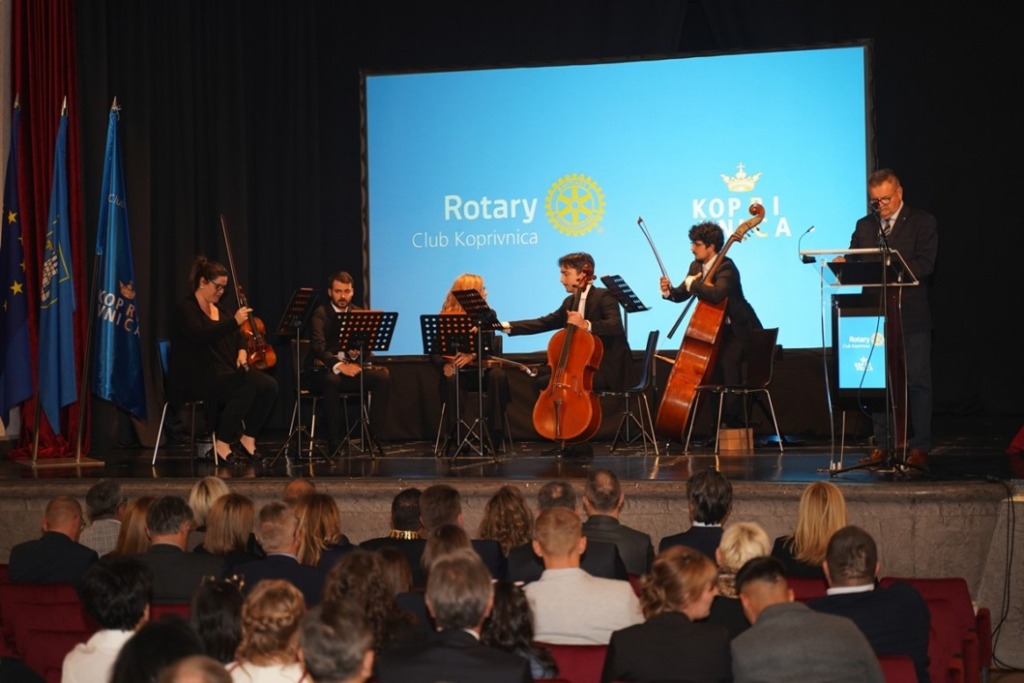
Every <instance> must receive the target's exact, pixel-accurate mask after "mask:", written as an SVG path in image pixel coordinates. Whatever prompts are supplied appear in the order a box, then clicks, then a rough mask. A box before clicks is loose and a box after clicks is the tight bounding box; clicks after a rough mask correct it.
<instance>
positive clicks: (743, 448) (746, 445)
mask: <svg viewBox="0 0 1024 683" xmlns="http://www.w3.org/2000/svg"><path fill="white" fill-rule="evenodd" d="M718 450H719V451H720V452H730V451H731V452H749V451H752V450H754V430H753V429H750V428H749V427H748V428H747V429H723V430H722V431H721V432H720V433H719V435H718Z"/></svg>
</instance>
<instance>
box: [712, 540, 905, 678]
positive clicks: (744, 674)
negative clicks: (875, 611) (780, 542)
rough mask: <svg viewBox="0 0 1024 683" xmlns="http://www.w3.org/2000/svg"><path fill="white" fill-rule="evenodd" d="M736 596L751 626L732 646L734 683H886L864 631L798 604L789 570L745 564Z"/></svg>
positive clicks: (767, 560) (763, 562) (771, 563)
mask: <svg viewBox="0 0 1024 683" xmlns="http://www.w3.org/2000/svg"><path fill="white" fill-rule="evenodd" d="M736 592H737V593H738V594H739V596H740V602H741V603H742V604H743V612H744V613H745V614H746V615H747V619H748V620H749V621H750V623H751V624H753V626H751V627H750V628H749V629H747V630H746V631H744V632H743V633H741V634H740V635H738V636H736V638H734V639H733V641H732V673H733V680H734V681H735V683H767V682H769V681H817V682H819V683H847V682H849V683H872V682H877V683H884V681H885V677H884V676H883V674H882V667H881V665H880V664H879V663H878V658H877V657H876V656H875V653H874V651H873V650H872V649H871V645H870V644H868V641H867V639H866V638H865V637H864V634H862V633H861V632H860V629H858V628H857V627H856V626H855V625H854V623H853V622H852V621H850V620H849V619H845V618H843V617H835V616H832V615H830V614H822V613H820V612H815V611H814V610H812V609H811V608H809V607H808V606H807V605H805V604H803V603H802V602H794V601H793V591H792V590H791V589H790V588H789V585H788V584H787V583H786V576H785V569H784V568H783V566H782V563H781V562H779V561H778V560H777V559H775V558H774V557H756V558H754V559H752V560H750V561H748V562H747V563H746V564H744V565H743V567H741V568H740V570H739V572H737V574H736ZM826 617H827V618H826Z"/></svg>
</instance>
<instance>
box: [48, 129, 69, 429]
mask: <svg viewBox="0 0 1024 683" xmlns="http://www.w3.org/2000/svg"><path fill="white" fill-rule="evenodd" d="M67 141H68V115H67V112H66V111H65V112H63V113H62V114H61V116H60V128H58V130H57V144H56V146H55V148H54V150H53V184H52V186H51V189H50V215H49V217H48V218H47V220H46V248H45V249H44V250H43V283H42V287H41V288H40V291H39V299H40V300H39V401H40V402H41V403H42V405H43V412H45V413H46V419H47V420H48V421H49V422H50V427H51V428H53V432H54V433H55V434H60V409H61V408H63V407H64V406H66V405H70V404H72V403H74V402H75V401H76V400H78V381H77V376H76V375H77V373H76V372H75V329H74V313H75V283H74V280H73V279H72V273H71V257H72V254H71V223H70V222H69V216H68V174H67V163H66V161H65V160H66V157H67Z"/></svg>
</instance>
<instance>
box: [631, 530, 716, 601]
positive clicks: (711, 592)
mask: <svg viewBox="0 0 1024 683" xmlns="http://www.w3.org/2000/svg"><path fill="white" fill-rule="evenodd" d="M717 579H718V568H717V567H715V563H714V562H712V561H711V558H709V557H708V556H707V555H705V554H704V553H702V552H700V551H699V550H694V549H693V548H689V547H686V546H681V545H677V546H672V547H670V548H668V549H667V550H665V551H663V552H661V553H659V554H658V556H657V557H655V558H654V562H653V563H652V564H651V571H650V573H649V574H647V575H646V576H644V577H643V578H641V579H640V587H641V588H640V606H641V607H642V608H643V612H644V617H645V618H647V619H650V618H651V617H653V616H656V615H658V614H664V613H667V612H682V613H683V614H685V615H686V616H687V617H689V618H690V619H691V620H696V619H703V618H704V617H706V616H708V612H709V610H710V608H711V601H712V599H713V598H714V596H715V594H716V593H717V586H716V582H717Z"/></svg>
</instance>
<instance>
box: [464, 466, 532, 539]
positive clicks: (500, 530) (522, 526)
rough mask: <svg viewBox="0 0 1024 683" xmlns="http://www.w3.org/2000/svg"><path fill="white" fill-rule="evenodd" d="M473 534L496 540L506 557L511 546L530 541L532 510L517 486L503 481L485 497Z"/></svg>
mask: <svg viewBox="0 0 1024 683" xmlns="http://www.w3.org/2000/svg"><path fill="white" fill-rule="evenodd" d="M477 535H478V536H479V537H480V538H483V539H490V540H492V541H497V542H498V544H499V545H501V551H502V553H503V554H504V555H505V556H506V557H508V552H509V550H511V549H512V548H514V547H516V546H517V545H522V544H524V543H529V542H530V541H531V540H533V513H532V512H531V511H530V506H529V505H527V504H526V499H525V498H523V494H522V492H521V491H520V490H519V488H518V487H517V486H512V485H510V484H506V485H504V486H502V487H501V488H499V489H498V490H497V491H496V492H495V493H494V495H492V496H491V497H490V499H488V501H487V505H485V506H484V514H483V517H482V518H481V519H480V528H479V529H478V530H477Z"/></svg>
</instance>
